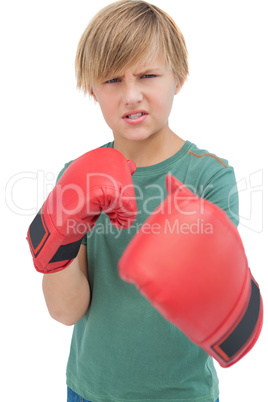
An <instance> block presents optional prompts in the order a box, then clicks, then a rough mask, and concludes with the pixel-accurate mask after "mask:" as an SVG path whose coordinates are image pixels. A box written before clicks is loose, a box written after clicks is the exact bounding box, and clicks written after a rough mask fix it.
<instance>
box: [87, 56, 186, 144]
mask: <svg viewBox="0 0 268 402" xmlns="http://www.w3.org/2000/svg"><path fill="white" fill-rule="evenodd" d="M179 89H180V87H179V85H178V83H177V82H176V80H175V77H174V74H173V72H172V71H171V70H170V69H169V68H168V67H166V66H165V64H164V62H163V61H162V59H161V58H160V57H158V58H157V59H155V60H154V61H153V62H150V63H148V64H145V65H141V66H138V67H137V66H136V67H134V68H132V69H129V70H126V71H125V73H124V74H123V75H121V76H119V77H107V79H105V80H104V81H103V82H101V83H100V84H98V85H97V86H96V87H95V88H94V89H93V93H92V95H93V96H94V98H95V99H96V101H97V102H98V103H99V104H100V108H101V110H102V114H103V116H104V119H105V121H106V123H107V124H108V126H109V127H110V128H111V129H112V131H113V134H114V137H115V138H116V137H117V138H118V139H119V137H123V138H125V139H128V140H131V141H142V140H145V139H147V138H148V137H150V136H152V135H154V134H156V133H163V134H165V133H166V132H167V130H169V128H168V118H169V114H170V111H171V108H172V104H173V99H174V95H175V94H177V93H178V92H179Z"/></svg>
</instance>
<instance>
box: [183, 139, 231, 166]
mask: <svg viewBox="0 0 268 402" xmlns="http://www.w3.org/2000/svg"><path fill="white" fill-rule="evenodd" d="M187 154H188V155H189V156H190V157H191V158H190V159H191V162H192V163H193V164H195V165H197V166H201V165H203V166H208V165H209V166H211V167H214V168H215V169H217V170H218V169H226V168H228V167H230V166H229V162H228V160H227V159H224V158H222V157H219V156H218V155H216V154H215V153H212V152H210V151H208V150H207V149H203V148H198V147H197V146H196V145H195V144H194V143H190V147H189V148H188V150H187Z"/></svg>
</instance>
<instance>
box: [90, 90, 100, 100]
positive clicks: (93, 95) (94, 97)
mask: <svg viewBox="0 0 268 402" xmlns="http://www.w3.org/2000/svg"><path fill="white" fill-rule="evenodd" d="M90 95H91V96H92V97H93V99H94V101H95V102H98V99H97V97H96V95H95V94H94V92H93V89H92V90H91V91H90Z"/></svg>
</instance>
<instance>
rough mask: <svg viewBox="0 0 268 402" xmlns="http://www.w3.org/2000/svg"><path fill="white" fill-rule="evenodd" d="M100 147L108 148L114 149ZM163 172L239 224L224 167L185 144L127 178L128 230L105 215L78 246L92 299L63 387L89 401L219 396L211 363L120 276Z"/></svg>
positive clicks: (77, 330)
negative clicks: (130, 193)
mask: <svg viewBox="0 0 268 402" xmlns="http://www.w3.org/2000/svg"><path fill="white" fill-rule="evenodd" d="M104 147H109V148H112V147H113V142H111V143H108V144H106V145H104ZM66 166H68V164H67V165H66ZM167 173H171V174H172V175H173V176H175V177H176V178H178V179H179V180H180V181H181V182H183V183H184V184H186V185H187V186H188V187H189V188H190V189H191V190H192V191H194V192H196V193H197V194H198V195H199V196H202V197H203V198H206V199H208V200H210V201H211V202H214V203H215V204H217V205H218V206H219V207H221V208H222V209H224V210H225V211H226V213H227V214H228V216H229V217H230V219H231V220H232V221H233V222H234V223H235V224H236V225H237V224H238V194H237V189H236V180H235V175H234V171H233V168H232V167H230V166H229V165H228V162H227V161H226V160H223V159H219V158H218V157H216V156H215V155H213V154H209V153H208V152H207V151H206V150H200V149H198V148H197V147H196V146H195V145H194V144H192V143H191V142H189V141H186V143H185V144H184V146H183V147H182V148H181V149H180V150H179V151H178V152H177V153H176V154H175V155H173V156H172V157H170V158H168V159H167V160H165V161H163V162H161V163H158V164H156V165H153V166H148V167H141V168H137V170H136V172H135V173H134V174H133V176H132V177H133V183H134V186H135V193H136V201H137V207H138V215H137V218H136V221H135V222H134V224H133V226H132V227H131V228H129V229H124V230H119V229H117V228H115V227H114V226H112V225H111V224H110V221H109V218H108V217H107V216H106V215H105V214H102V215H101V216H100V218H99V219H98V221H97V224H96V226H95V228H94V229H93V230H91V231H90V232H88V233H87V236H86V238H84V239H83V243H85V244H87V254H88V271H89V279H90V287H91V292H92V300H91V305H90V307H89V309H88V311H87V313H86V314H85V315H84V317H83V318H82V319H81V320H80V321H79V322H78V323H77V324H76V325H75V326H74V330H73V337H72V343H71V349H70V356H69V360H68V365H67V385H68V386H69V387H70V388H71V389H73V390H74V391H75V392H76V393H78V394H79V395H81V396H82V397H84V398H85V399H87V400H89V401H92V402H103V401H106V402H119V401H120V402H123V401H124V402H130V401H136V402H148V401H162V402H163V401H181V402H182V401H188V402H189V401H191V402H194V401H195V402H197V401H198V402H201V401H202V402H204V401H206V402H215V400H216V399H217V397H218V395H219V390H218V378H217V374H216V370H215V368H214V364H213V360H212V358H211V357H210V356H208V355H207V354H206V353H205V352H204V351H203V350H202V349H201V348H200V347H198V346H197V345H195V344H193V343H192V342H191V341H190V340H189V339H188V338H187V337H186V336H185V335H184V334H183V333H182V332H181V331H180V330H179V329H178V328H176V327H175V326H174V325H172V324H171V323H169V322H168V321H166V320H165V319H164V318H163V317H162V316H161V315H160V313H159V312H158V311H156V310H155V309H154V308H153V307H152V305H151V304H150V303H149V301H147V300H146V299H145V298H144V297H143V296H142V295H141V294H140V293H139V291H138V290H137V289H136V288H135V286H133V285H131V284H129V283H125V282H124V281H122V280H121V279H120V277H119V275H118V260H119V258H120V257H121V255H122V253H123V251H124V250H125V248H126V246H127V244H128V243H129V241H130V240H131V238H132V237H133V235H134V234H135V233H136V231H137V230H138V229H139V227H140V226H141V224H142V223H143V222H144V221H145V219H146V218H147V217H148V216H149V215H150V214H151V213H152V212H153V211H154V209H155V208H156V207H157V206H158V205H159V204H160V202H161V201H162V200H163V199H164V198H165V197H166V189H165V177H166V174H167ZM200 224H201V225H202V222H201V223H200ZM199 229H200V230H202V228H201V227H200V228H199ZM164 256H165V250H163V258H164Z"/></svg>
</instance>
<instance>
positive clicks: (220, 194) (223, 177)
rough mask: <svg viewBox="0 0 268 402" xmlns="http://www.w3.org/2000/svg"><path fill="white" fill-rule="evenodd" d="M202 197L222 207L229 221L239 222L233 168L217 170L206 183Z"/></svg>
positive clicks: (236, 223)
mask: <svg viewBox="0 0 268 402" xmlns="http://www.w3.org/2000/svg"><path fill="white" fill-rule="evenodd" d="M202 197H203V198H205V199H207V200H208V201H211V202H213V203H214V204H216V205H217V206H218V207H220V208H221V209H223V210H224V211H225V212H226V214H227V215H228V217H229V218H230V219H231V221H232V222H233V223H234V224H235V225H236V226H238V224H239V199H238V191H237V183H236V178H235V174H234V169H233V168H232V167H230V166H227V167H225V168H222V169H220V170H218V171H217V172H216V173H215V174H214V175H213V176H212V177H211V178H210V180H209V181H208V182H207V183H206V185H205V187H204V191H203V194H202Z"/></svg>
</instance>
